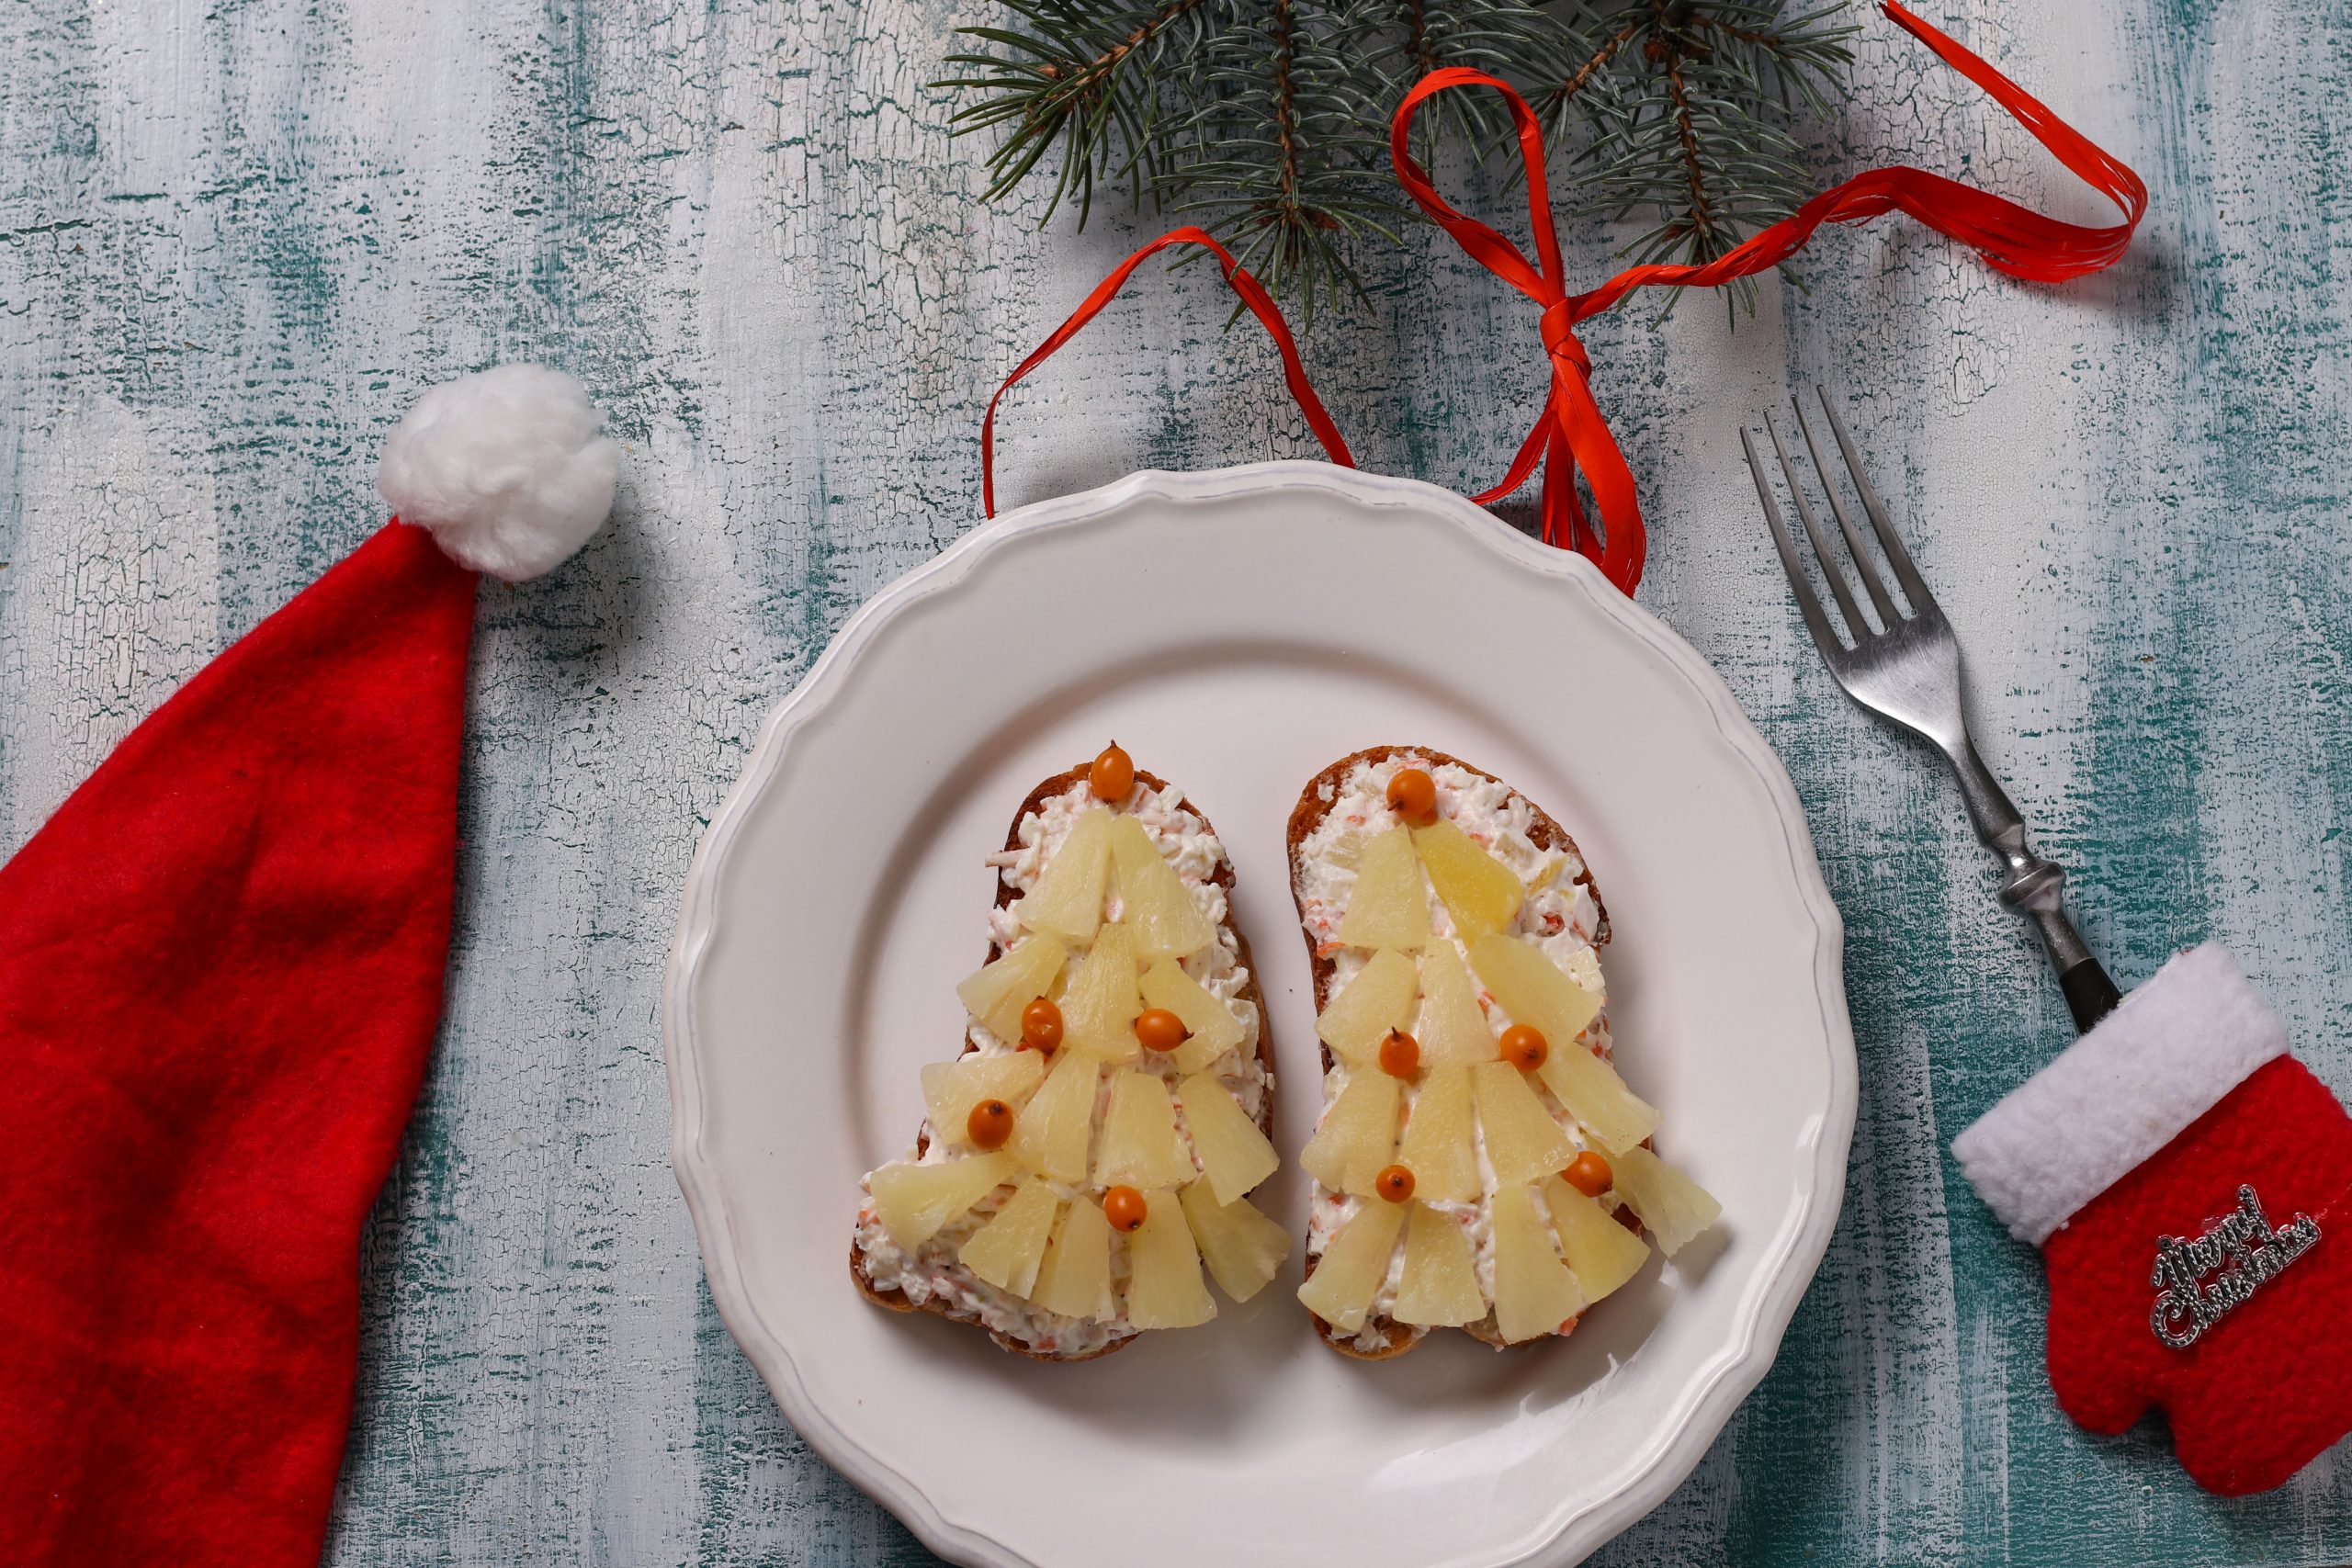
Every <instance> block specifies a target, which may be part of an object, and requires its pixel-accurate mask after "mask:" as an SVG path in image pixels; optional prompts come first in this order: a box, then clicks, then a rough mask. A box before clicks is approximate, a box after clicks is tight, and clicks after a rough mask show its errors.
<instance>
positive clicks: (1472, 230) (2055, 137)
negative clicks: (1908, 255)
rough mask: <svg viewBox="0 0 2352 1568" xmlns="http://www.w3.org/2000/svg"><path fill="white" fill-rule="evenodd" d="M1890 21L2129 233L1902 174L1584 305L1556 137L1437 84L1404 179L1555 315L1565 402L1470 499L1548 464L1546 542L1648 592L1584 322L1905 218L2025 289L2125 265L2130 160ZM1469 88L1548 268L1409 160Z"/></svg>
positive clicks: (1614, 287) (1930, 35)
mask: <svg viewBox="0 0 2352 1568" xmlns="http://www.w3.org/2000/svg"><path fill="white" fill-rule="evenodd" d="M1885 10H1886V14H1887V16H1888V17H1891V18H1892V19H1893V20H1894V24H1895V25H1896V26H1897V27H1899V28H1903V29H1904V30H1905V32H1907V33H1909V34H1911V35H1912V36H1913V37H1914V38H1916V39H1919V41H1920V42H1922V43H1924V44H1926V45H1927V46H1928V48H1929V49H1931V50H1933V51H1936V54H1937V55H1938V56H1939V58H1940V59H1941V60H1942V61H1943V62H1944V63H1946V64H1947V65H1950V66H1951V68H1952V69H1954V70H1955V71H1958V72H1959V73H1961V74H1962V75H1963V76H1965V77H1967V78H1968V79H1969V80H1970V81H1972V82H1973V83H1975V84H1976V85H1978V86H1980V87H1982V88H1984V89H1985V92H1986V93H1987V94H1988V95H1990V96H1992V98H1993V100H1994V101H1995V102H1996V103H1997V104H1999V105H2000V106H2001V107H2003V108H2004V109H2007V111H2008V112H2009V114H2010V115H2011V116H2012V117H2014V118H2016V119H2017V121H2018V123H2019V124H2020V125H2023V126H2024V127H2025V128H2026V130H2029V131H2030V132H2031V133H2032V134H2033V137H2034V139H2035V140H2036V141H2040V142H2041V144H2042V145H2043V146H2044V147H2047V148H2048V149H2049V150H2050V151H2051V152H2052V153H2053V154H2054V155H2055V156H2056V157H2057V159H2058V161H2059V162H2060V163H2062V164H2065V166H2066V167H2067V168H2068V169H2069V170H2071V171H2073V172H2074V174H2075V175H2077V176H2078V177H2080V178H2081V179H2082V180H2083V181H2084V182H2085V183H2086V184H2088V185H2090V186H2092V187H2094V188H2095V189H2097V190H2098V191H2099V192H2100V193H2101V194H2103V195H2105V196H2106V197H2109V199H2110V200H2112V201H2113V202H2114V203H2115V205H2116V206H2117V207H2119V208H2120V209H2122V211H2123V218H2124V220H2123V221H2122V222H2121V223H2119V224H2116V225H2114V226H2113V227H2111V228H2105V229H2093V228H2086V227H2084V226H2082V225H2080V224H2075V223H2064V222H2061V221H2059V220H2057V219H2054V218H2050V217H2046V216H2044V215H2043V214H2041V213H2039V212H2035V211H2033V210H2031V209H2029V208H2024V207H2020V206H2018V204H2017V203H2016V202H2013V201H2010V200H2007V198H2005V197H1997V196H1995V195H1993V194H1992V193H1990V192H1989V191H1982V190H1978V189H1976V188H1975V187H1974V186H1965V185H1962V184H1961V183H1960V182H1959V181H1957V180H1952V179H1947V178H1945V177H1944V176H1943V175H1935V174H1930V173H1928V171H1927V170H1925V169H1915V168H1910V167H1907V166H1905V165H1901V164H1897V165H1894V166H1892V167H1888V168H1883V169H1871V170H1867V171H1865V172H1864V173H1862V174H1859V175H1855V176H1854V177H1853V178H1852V179H1849V180H1848V181H1846V182H1845V183H1844V184H1843V185H1840V186H1835V187H1834V188H1832V189H1829V190H1826V191H1824V192H1822V193H1821V194H1820V195H1819V196H1816V197H1814V198H1813V199H1812V200H1810V201H1808V202H1806V203H1805V204H1804V206H1803V207H1801V208H1799V209H1797V210H1796V211H1795V212H1794V213H1793V214H1792V215H1791V216H1790V217H1788V218H1786V219H1784V220H1781V221H1780V222H1778V223H1775V224H1773V225H1772V226H1771V227H1770V228H1769V229H1764V230H1761V231H1758V232H1757V233H1756V234H1754V235H1752V236H1750V237H1749V239H1748V240H1747V242H1746V243H1743V244H1740V245H1738V246H1737V247H1736V248H1734V249H1733V250H1731V251H1729V252H1727V253H1725V254H1724V255H1722V256H1719V257H1717V258H1716V259H1715V260H1713V261H1712V262H1709V263H1707V264H1705V265H1672V264H1663V263H1661V264H1654V265H1646V266H1634V267H1628V268H1626V269H1625V270H1624V271H1623V272H1621V273H1619V274H1618V275H1617V276H1614V277H1612V278H1611V279H1610V280H1609V281H1608V282H1606V283H1604V284H1602V285H1601V286H1600V288H1595V289H1593V290H1591V291H1590V292H1589V293H1584V294H1573V295H1572V294H1570V293H1569V292H1568V291H1567V284H1566V277H1565V275H1564V273H1563V270H1562V268H1561V265H1560V240H1559V235H1558V232H1557V231H1555V228H1554V227H1553V222H1552V203H1551V197H1550V194H1549V192H1548V191H1547V189H1546V187H1545V185H1544V133H1543V129H1542V127H1541V126H1540V125H1538V124H1537V122H1536V118H1535V114H1534V111H1533V110H1532V109H1530V108H1529V107H1527V103H1526V100H1524V99H1522V98H1521V96H1519V95H1518V94H1517V93H1515V92H1513V91H1512V90H1511V88H1510V85H1509V84H1507V83H1504V82H1502V81H1499V80H1498V79H1497V78H1495V77H1493V76H1489V75H1487V73H1485V72H1482V71H1472V70H1468V69H1466V68H1464V67H1461V66H1449V67H1446V68H1444V69H1442V70H1439V71H1433V72H1431V73H1430V74H1429V75H1427V76H1425V77H1423V78H1422V79H1421V80H1420V81H1419V83H1417V84H1415V85H1414V86H1413V88H1412V90H1411V91H1410V92H1408V93H1407V94H1406V95H1405V101H1404V102H1403V103H1401V104H1399V105H1397V117H1396V119H1395V120H1394V121H1393V122H1392V124H1391V126H1390V129H1389V136H1388V151H1389V155H1390V156H1391V157H1392V158H1393V159H1394V160H1395V162H1396V165H1397V180H1398V181H1399V182H1400V183H1401V184H1402V185H1403V186H1404V187H1405V189H1406V191H1407V193H1408V195H1410V196H1411V197H1412V198H1413V199H1414V201H1415V202H1417V203H1419V206H1420V209H1421V210H1422V211H1423V212H1425V213H1427V214H1429V216H1430V218H1431V219H1432V220H1434V221H1435V222H1436V223H1437V224H1438V226H1439V227H1440V228H1442V229H1443V230H1444V231H1446V232H1447V233H1449V234H1451V235H1453V239H1454V243H1457V244H1459V245H1460V246H1461V247H1462V248H1463V250H1464V252H1466V253H1468V254H1469V255H1470V257H1471V259H1472V260H1474V261H1476V262H1477V263H1478V265H1481V266H1483V267H1485V268H1486V269H1487V271H1488V272H1491V273H1493V274H1494V275H1495V276H1497V277H1499V278H1501V279H1502V280H1503V281H1504V282H1505V283H1508V284H1510V286H1511V287H1512V288H1516V289H1518V290H1519V291H1520V292H1521V293H1522V294H1524V295H1526V296H1527V297H1528V298H1529V299H1532V300H1533V301H1535V303H1536V304H1538V305H1540V306H1542V307H1543V308H1544V314H1543V317H1542V319H1541V321H1540V322H1539V330H1540V331H1541V333H1543V339H1544V354H1545V355H1546V356H1547V357H1548V358H1549V359H1550V361H1551V364H1552V389H1551V392H1550V395H1549V396H1548V397H1547V398H1546V399H1545V400H1544V413H1543V415H1542V417H1540V418H1539V419H1538V420H1537V421H1536V423H1535V428H1534V429H1533V430H1532V431H1530V432H1529V433H1528V436H1527V440H1526V441H1525V442H1524V443H1523V444H1521V446H1520V449H1519V455H1518V456H1517V457H1514V458H1512V459H1511V465H1510V471H1509V472H1508V473H1506V474H1505V475H1504V476H1503V479H1502V482H1501V483H1500V484H1498V485H1496V486H1495V487H1494V488H1493V489H1492V490H1488V491H1482V492H1481V493H1479V494H1477V495H1475V496H1473V497H1471V499H1472V500H1473V501H1476V502H1481V503H1482V504H1483V503H1486V502H1495V501H1499V500H1500V499H1502V498H1503V497H1504V496H1506V495H1509V494H1510V493H1511V492H1512V491H1515V490H1517V489H1518V488H1519V487H1520V486H1521V485H1522V484H1524V483H1526V482H1527V477H1528V475H1529V474H1531V473H1532V472H1533V471H1534V468H1535V465H1536V462H1537V460H1538V459H1539V458H1540V459H1541V460H1542V461H1543V464H1544V492H1543V494H1544V500H1543V526H1544V542H1545V543H1547V544H1554V545H1565V546H1566V547H1569V548H1571V549H1575V550H1577V551H1580V552H1581V553H1583V554H1585V555H1587V556H1589V557H1591V558H1593V560H1594V561H1595V562H1596V563H1597V564H1598V565H1599V566H1600V570H1601V571H1602V573H1603V574H1604V575H1605V576H1607V577H1608V579H1609V581H1611V582H1613V583H1615V584H1616V585H1617V586H1618V587H1619V588H1620V589H1622V590H1623V591H1624V592H1627V593H1631V592H1633V591H1634V584H1635V583H1637V582H1639V581H1641V579H1642V560H1643V557H1644V555H1645V550H1646V536H1645V533H1644V530H1643V527H1642V509H1641V503H1640V502H1639V500H1638V499H1637V498H1636V496H1635V495H1634V476H1633V473H1632V471H1631V470H1630V469H1628V468H1626V466H1625V457H1624V454H1623V453H1622V452H1621V451H1619V450H1618V448H1617V442H1616V438H1615V437H1613V436H1612V435H1611V434H1609V425H1608V423H1607V422H1606V421H1605V420H1604V419H1602V417H1601V414H1600V405H1599V404H1598V403H1597V402H1595V401H1594V400H1593V396H1592V382H1591V375H1592V360H1591V358H1590V356H1589V355H1587V354H1586V353H1585V349H1584V344H1582V343H1580V342H1578V341H1577V334H1576V328H1577V323H1578V322H1579V321H1587V320H1589V318H1591V317H1593V316H1597V315H1599V314H1600V312H1601V311H1603V310H1608V309H1609V308H1610V307H1611V305H1614V304H1615V303H1617V301H1618V300H1620V299H1623V298H1624V297H1625V296H1626V295H1627V294H1629V293H1631V292H1633V291H1634V289H1636V288H1649V287H1653V286H1657V287H1667V288H1712V287H1713V286H1714V285H1716V284H1721V283H1729V282H1731V281H1732V280H1733V279H1735V278H1741V277H1747V276H1750V275H1752V274H1755V273H1758V272H1763V271H1766V270H1768V269H1770V268H1771V267H1775V266H1778V265H1780V264H1781V263H1782V262H1784V261H1786V260H1787V259H1788V258H1789V257H1790V256H1792V255H1793V254H1796V253H1797V252H1798V251H1799V250H1801V249H1803V248H1804V243H1805V242H1806V241H1807V240H1809V239H1811V238H1812V237H1813V232H1814V231H1815V230H1816V229H1818V228H1820V227H1821V226H1822V225H1823V224H1824V223H1862V222H1867V221H1869V220H1871V219H1872V218H1875V217H1877V216H1878V215H1879V214H1881V213H1883V212H1890V211H1896V210H1900V211H1904V212H1907V213H1909V214H1910V215H1911V216H1912V217H1914V218H1916V219H1917V220H1919V221H1920V222H1922V223H1924V224H1926V225H1927V226H1928V228H1930V229H1932V230H1934V231H1936V232H1938V233H1939V234H1942V235H1944V236H1945V237H1947V238H1949V239H1953V240H1958V241H1960V242H1961V243H1962V244H1965V245H1967V246H1969V247H1970V248H1971V249H1973V250H1974V251H1975V252H1976V253H1977V254H1979V255H1981V256H1983V257H1984V258H1985V263H1986V264H1987V265H1990V266H1992V267H1994V268H1996V270H1998V271H2001V272H2005V273H2007V274H2008V275H2009V276H2012V277H2023V278H2030V279H2032V280H2034V281H2036V282H2044V283H2054V282H2058V281H2061V280H2063V279H2065V278H2069V277H2079V276H2082V275H2083V274H2085V273H2088V272H2097V271H2098V270H2100V269H2101V268H2103V267H2106V266H2109V265H2113V264H2114V263H2115V261H2116V260H2117V259H2118V258H2120V256H2121V255H2122V254H2123V252H2124V250H2125V248H2126V247H2127V246H2129V245H2130V244H2131V233H2132V231H2133V230H2134V229H2136V228H2138V227H2139V223H2140V218H2141V215H2142V214H2143V212H2145V211H2146V210H2147V206H2148V187H2147V186H2145V185H2143V184H2142V183H2141V180H2140V176H2139V175H2135V174H2133V173H2132V172H2131V170H2130V169H2129V168H2127V167H2125V166H2124V165H2123V164H2121V163H2120V162H2119V161H2118V160H2117V159H2115V158H2114V157H2112V156H2110V155H2109V154H2108V153H2107V152H2104V151H2103V150H2101V149H2100V148H2099V147H2098V146H2096V145H2095V144H2093V143H2092V142H2091V141H2090V140H2089V139H2088V138H2086V137H2085V136H2084V135H2082V133H2080V132H2079V131H2077V130H2075V129H2074V128H2073V127H2072V126H2070V125H2068V124H2066V122H2065V121H2064V120H2062V119H2060V118H2058V117H2057V116H2056V115H2054V114H2052V112H2051V111H2050V109H2049V108H2048V107H2046V106H2044V105H2043V104H2042V103H2041V101H2040V100H2038V99H2036V98H2035V97H2033V96H2031V95H2030V94H2029V93H2027V92H2026V91H2025V90H2024V89H2023V88H2021V87H2019V86H2018V85H2017V84H2016V83H2014V82H2012V81H2010V80H2009V79H2008V78H2007V76H2004V75H2002V74H2001V73H1999V72H1997V71H1996V70H1994V69H1993V68H1992V67H1991V66H1990V65H1988V64H1986V63H1985V62H1984V61H1982V60H1980V59H1978V58H1977V57H1976V56H1975V55H1974V54H1973V53H1971V52H1970V51H1967V50H1965V49H1963V48H1962V47H1961V46H1960V45H1959V44H1957V43H1955V42H1953V41H1952V40H1951V39H1950V38H1948V37H1946V36H1945V35H1944V34H1943V33H1941V32H1939V31H1938V30H1937V29H1936V28H1933V27H1930V26H1929V25H1928V23H1926V22H1924V21H1922V20H1920V19H1919V18H1918V17H1916V16H1914V15H1913V14H1912V13H1911V12H1909V11H1907V10H1905V9H1904V7H1903V6H1899V5H1896V4H1894V3H1893V0H1888V4H1887V5H1886V6H1885ZM1456 87H1492V88H1494V89H1495V90H1496V91H1497V92H1498V93H1500V94H1502V96H1503V100H1504V102H1505V104H1506V105H1508V106H1509V107H1510V115H1511V121H1512V123H1513V125H1514V126H1515V127H1516V128H1517V130H1518V133H1519V147H1520V153H1521V157H1522V158H1523V159H1524V160H1525V162H1526V164H1527V208H1528V217H1529V220H1530V223H1531V225H1532V228H1533V230H1534V233H1535V260H1534V261H1533V262H1532V263H1531V262H1530V261H1529V260H1528V259H1527V257H1526V256H1525V255H1524V254H1521V251H1520V249H1519V247H1518V246H1516V245H1514V244H1512V243H1510V241H1509V240H1507V239H1505V238H1504V237H1503V236H1502V235H1500V234H1499V233H1497V232H1496V231H1494V230H1492V229H1490V228H1488V227H1487V225H1486V224H1484V223H1481V222H1479V221H1478V220H1476V219H1475V218H1471V217H1468V216H1466V215H1464V214H1463V213H1461V212H1458V211H1456V210H1455V209H1453V207H1452V206H1451V205H1449V204H1448V203H1447V202H1446V200H1445V198H1444V197H1442V196H1440V195H1438V193H1437V187H1436V186H1435V185H1434V184H1432V183H1431V181H1430V176H1429V174H1428V172H1427V171H1426V170H1424V169H1423V168H1422V167H1421V166H1420V164H1419V163H1417V162H1415V161H1414V159H1413V155H1412V153H1411V152H1410V150H1409V140H1410V136H1411V132H1412V126H1413V116H1414V114H1415V113H1416V112H1417V111H1418V110H1419V108H1420V107H1421V105H1422V104H1424V103H1426V102H1427V101H1428V100H1430V98H1432V97H1435V96H1437V95H1438V94H1440V93H1443V92H1448V91H1451V90H1452V89H1453V88H1456ZM1579 473H1580V474H1582V475H1583V476H1584V482H1585V484H1586V486H1587V488H1589V490H1590V491H1592V499H1593V505H1594V508H1595V509H1596V510H1597V511H1598V512H1599V513H1600V531H1599V532H1598V533H1597V534H1596V532H1595V531H1594V528H1593V525H1592V522H1591V520H1590V519H1589V518H1588V517H1586V515H1585V513H1584V509H1583V506H1582V505H1581V503H1580V502H1579V500H1578V497H1577V490H1576V479H1577V475H1578V474H1579Z"/></svg>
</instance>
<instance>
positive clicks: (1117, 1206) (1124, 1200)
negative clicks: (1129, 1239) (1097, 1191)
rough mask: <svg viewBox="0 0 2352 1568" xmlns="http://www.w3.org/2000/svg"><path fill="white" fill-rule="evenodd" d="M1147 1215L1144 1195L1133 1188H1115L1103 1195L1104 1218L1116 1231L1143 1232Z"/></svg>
mask: <svg viewBox="0 0 2352 1568" xmlns="http://www.w3.org/2000/svg"><path fill="white" fill-rule="evenodd" d="M1145 1213H1146V1209H1145V1205H1144V1201H1143V1194H1142V1193H1140V1192H1138V1191H1136V1190H1135V1189H1134V1188H1132V1187H1114V1188H1112V1189H1111V1190H1109V1191H1108V1192H1105V1193H1103V1218H1104V1219H1106V1220H1108V1221H1110V1222H1111V1228H1112V1229H1113V1230H1114V1231H1135V1230H1141V1229H1142V1228H1143V1217H1144V1214H1145Z"/></svg>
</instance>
